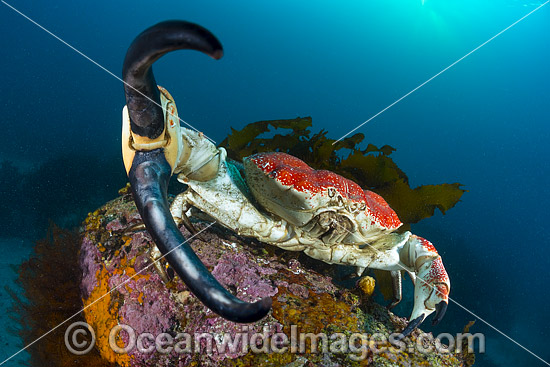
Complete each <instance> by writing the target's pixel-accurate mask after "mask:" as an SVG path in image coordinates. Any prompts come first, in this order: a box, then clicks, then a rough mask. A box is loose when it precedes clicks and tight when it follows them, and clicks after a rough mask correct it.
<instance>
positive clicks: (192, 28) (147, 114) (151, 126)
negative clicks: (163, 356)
mask: <svg viewBox="0 0 550 367" xmlns="http://www.w3.org/2000/svg"><path fill="white" fill-rule="evenodd" d="M178 49H194V50H198V51H201V52H203V53H205V54H207V55H209V56H211V57H213V58H215V59H219V58H220V57H221V56H222V53H223V51H222V47H221V44H220V43H219V41H218V40H217V39H216V38H215V37H214V36H213V35H212V34H211V33H210V32H209V31H207V30H206V29H204V28H202V27H200V26H198V25H195V24H192V23H187V22H183V21H167V22H162V23H159V24H157V25H155V26H153V27H151V28H149V29H147V30H145V31H144V32H142V33H141V34H140V35H139V36H138V37H136V39H135V40H134V42H133V43H132V45H131V46H130V48H129V49H128V52H127V54H126V58H125V60H124V67H123V79H124V83H125V86H124V89H125V93H126V102H127V108H125V114H124V126H123V142H122V148H123V158H124V163H125V167H126V172H127V173H128V177H129V179H130V183H131V185H132V192H133V194H134V200H135V202H136V205H137V208H138V210H139V212H140V214H141V216H142V218H143V222H144V223H145V226H146V227H147V229H148V230H149V232H150V233H151V236H152V237H153V239H154V241H155V243H156V245H157V247H158V249H159V250H160V251H161V253H162V254H163V255H164V256H165V257H166V259H167V261H168V263H169V264H170V265H171V266H172V268H173V269H174V270H175V272H176V273H177V274H178V275H179V277H180V278H181V279H182V280H183V281H184V282H185V284H186V285H187V286H188V287H189V289H190V290H191V292H193V294H195V296H197V298H198V299H199V300H201V301H202V302H203V303H204V304H205V305H206V306H207V307H208V308H210V309H211V310H212V311H214V312H216V313H217V314H219V315H220V316H222V317H224V318H226V319H228V320H231V321H235V322H253V321H257V320H259V319H261V318H263V317H264V316H265V315H266V314H267V313H268V312H269V310H270V308H271V299H270V298H264V299H262V300H259V301H257V302H255V303H247V302H244V301H241V300H239V299H237V298H236V297H234V296H233V295H232V294H231V293H229V292H228V291H227V290H226V289H224V288H223V287H222V286H221V285H220V284H219V283H218V281H217V280H216V279H215V278H214V277H213V276H212V275H211V274H210V273H209V272H208V270H207V269H206V267H205V266H204V265H203V264H202V262H201V261H200V259H199V258H198V257H197V256H196V255H195V253H194V252H193V250H192V249H191V247H189V245H188V244H187V243H186V239H185V238H184V237H183V235H182V234H181V232H180V231H179V229H178V227H177V226H176V224H175V223H174V220H173V219H172V216H171V215H170V210H169V208H168V200H167V186H168V182H169V180H170V177H171V175H172V173H173V172H174V169H175V167H176V165H177V162H178V160H179V159H180V157H181V156H182V155H185V154H188V152H182V151H181V149H182V146H183V145H182V144H181V140H180V137H179V122H178V121H177V117H176V121H174V118H173V115H172V113H171V112H172V110H171V108H172V107H171V105H170V101H169V97H167V96H165V95H162V96H161V94H160V92H159V89H158V88H157V85H156V82H155V78H154V75H153V71H152V68H151V66H152V64H153V63H154V62H155V61H156V60H157V59H158V58H160V57H161V56H162V55H164V54H166V53H168V52H170V51H173V50H178ZM161 97H162V98H161ZM173 109H174V110H175V107H173ZM165 111H167V113H165ZM165 120H166V121H165Z"/></svg>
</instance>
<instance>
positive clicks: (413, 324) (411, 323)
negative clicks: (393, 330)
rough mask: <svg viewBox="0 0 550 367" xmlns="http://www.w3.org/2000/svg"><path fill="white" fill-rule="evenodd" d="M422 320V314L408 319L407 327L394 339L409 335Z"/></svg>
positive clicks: (399, 339) (397, 339)
mask: <svg viewBox="0 0 550 367" xmlns="http://www.w3.org/2000/svg"><path fill="white" fill-rule="evenodd" d="M422 321H424V315H420V316H418V317H417V318H416V319H414V320H411V321H409V324H408V325H407V327H406V328H405V329H404V330H403V331H402V332H401V334H399V336H398V337H397V338H395V341H397V342H398V341H401V340H403V339H404V338H406V337H407V336H409V335H410V334H411V333H412V332H413V330H414V329H416V328H417V327H418V326H419V325H420V324H421V323H422Z"/></svg>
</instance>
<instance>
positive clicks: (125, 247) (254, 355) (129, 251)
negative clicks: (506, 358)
mask: <svg viewBox="0 0 550 367" xmlns="http://www.w3.org/2000/svg"><path fill="white" fill-rule="evenodd" d="M139 224H140V218H139V214H138V213H137V211H136V208H135V206H134V204H133V201H132V198H131V195H129V194H128V193H127V192H124V193H123V195H122V196H121V197H119V198H117V199H115V200H113V201H111V202H109V203H107V204H106V205H105V206H103V207H102V208H100V209H98V210H97V211H95V212H94V213H91V214H90V215H89V216H88V218H87V219H86V229H85V232H84V233H83V238H82V247H81V251H80V262H79V263H80V269H81V271H82V281H81V295H82V301H83V305H84V307H85V310H84V317H85V320H86V321H87V322H88V323H89V324H90V325H91V326H92V328H93V329H94V330H95V333H96V338H97V340H96V348H97V350H98V351H99V353H100V355H101V357H102V358H103V359H104V360H105V361H107V362H109V363H114V364H116V365H120V366H193V365H196V366H198V365H201V366H233V365H236V366H262V365H263V366H285V365H286V366H356V365H357V366H359V365H369V366H460V365H463V361H462V355H459V354H454V353H441V352H438V351H436V350H435V349H434V348H433V347H434V345H435V342H434V341H433V340H430V339H429V338H425V340H424V343H428V344H427V345H428V346H427V347H425V349H429V351H427V352H426V353H423V352H422V351H421V350H418V348H416V347H415V345H416V343H417V340H416V337H417V336H418V335H419V331H417V332H415V333H414V334H413V336H412V337H411V338H407V339H405V341H406V343H407V347H403V348H401V349H399V348H398V347H396V346H392V345H391V344H390V343H388V342H387V341H385V340H380V339H377V338H380V337H381V336H383V335H389V334H391V333H393V332H398V331H400V330H402V328H403V327H404V326H405V324H406V320H405V319H401V318H399V317H397V316H395V315H393V314H392V313H390V312H388V311H387V310H386V309H385V308H384V307H382V306H380V305H378V304H376V303H374V302H372V301H371V300H370V298H369V297H368V295H367V294H366V293H365V292H367V293H368V292H372V287H373V286H374V284H373V282H372V280H371V279H370V280H369V281H367V282H363V283H364V284H362V286H361V287H357V288H355V289H351V290H350V289H343V288H339V287H336V286H335V285H334V284H333V283H332V282H331V278H330V277H329V276H326V275H323V274H320V273H318V272H316V271H315V270H314V269H313V268H311V266H308V267H306V266H304V265H302V263H301V260H300V255H299V254H298V253H292V252H284V251H282V250H279V249H276V248H274V247H271V246H268V245H263V244H261V243H258V242H256V241H253V240H249V239H243V238H240V237H237V236H235V235H234V234H232V233H231V232H230V231H228V230H225V229H224V228H221V227H218V226H209V224H208V223H207V222H196V223H195V225H196V227H197V229H201V230H202V232H201V233H200V235H199V236H196V237H193V238H192V239H191V241H190V244H191V246H192V247H193V249H194V251H195V252H196V253H197V255H198V256H199V257H200V258H201V260H202V261H203V263H204V264H205V265H206V266H207V268H208V269H209V270H210V271H211V272H212V274H213V275H214V276H215V277H216V278H217V279H218V280H219V281H220V283H221V284H222V285H223V286H225V287H226V288H227V289H229V290H230V291H231V292H232V293H234V294H235V295H236V296H237V297H239V298H241V299H243V300H247V301H254V300H257V299H259V298H261V297H266V296H269V297H272V298H273V310H272V312H271V313H270V314H269V315H268V317H267V318H265V319H263V320H261V321H259V322H256V323H253V324H249V325H243V324H236V323H233V322H230V321H227V320H224V319H222V318H221V317H218V316H217V315H215V314H213V313H212V312H211V311H210V310H208V309H207V308H205V307H204V306H203V305H202V304H201V303H200V302H199V301H198V300H197V299H196V298H195V297H194V296H193V295H192V294H191V293H190V292H189V291H188V290H187V288H186V286H185V285H184V284H183V283H182V282H181V280H180V279H179V278H178V277H177V276H175V275H174V273H173V271H172V270H171V269H170V268H169V267H168V265H167V263H166V262H165V261H164V260H163V259H162V258H161V259H159V257H160V255H159V254H158V253H157V252H156V248H155V246H154V243H153V242H152V240H151V238H150V236H149V234H148V233H147V232H146V231H144V230H142V229H140V228H139ZM136 225H137V226H136ZM181 230H182V233H183V234H184V236H185V237H186V238H191V237H192V235H191V234H190V233H189V232H187V231H186V230H185V229H184V228H183V227H182V228H181ZM155 260H157V261H155ZM321 268H322V266H321ZM361 289H364V290H365V291H362V290H361ZM369 289H370V291H369ZM105 295H106V296H105ZM117 325H127V326H129V327H130V328H131V329H132V330H133V331H134V332H135V335H140V334H142V335H143V333H151V334H152V336H155V337H156V336H158V335H160V334H162V333H167V334H168V335H170V337H167V338H168V339H171V338H172V340H173V342H172V344H170V343H168V341H167V343H168V344H167V345H171V346H174V348H173V349H171V350H169V351H168V350H161V351H159V350H157V349H155V348H149V349H148V347H150V346H151V345H152V342H153V340H154V339H152V337H151V338H149V342H150V344H148V345H146V346H145V348H141V350H139V348H137V347H134V348H132V349H131V350H125V352H124V353H117V352H115V351H113V348H112V347H111V346H110V345H109V334H110V332H111V330H112V329H113V327H115V326H117ZM308 333H309V334H308ZM320 333H321V334H320ZM178 334H179V336H178ZM306 334H307V335H306ZM301 335H302V336H301ZM323 335H326V339H324V338H325V337H324V336H323ZM111 337H112V336H111ZM186 337H187V338H188V339H187V340H186ZM300 338H303V341H302V342H301V340H300ZM312 338H313V339H312ZM130 339H131V337H130V334H128V333H127V332H126V331H121V332H119V333H117V334H116V343H117V345H118V346H119V347H121V348H124V347H126V346H128V345H129V343H130ZM323 339H324V340H323ZM312 341H313V342H312ZM178 342H179V349H177V348H175V346H176V345H177V343H178ZM224 342H225V344H224ZM409 345H410V347H409ZM429 346H432V348H430V347H429ZM167 348H168V347H167ZM176 349H177V350H176Z"/></svg>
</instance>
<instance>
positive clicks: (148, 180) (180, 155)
mask: <svg viewBox="0 0 550 367" xmlns="http://www.w3.org/2000/svg"><path fill="white" fill-rule="evenodd" d="M178 49H194V50H198V51H201V52H203V53H205V54H207V55H209V56H211V57H213V58H214V59H219V58H220V57H221V56H222V54H223V51H222V46H221V44H220V43H219V41H218V40H217V39H216V38H215V37H214V36H213V35H212V34H211V33H210V32H209V31H207V30H206V29H204V28H202V27H200V26H198V25H195V24H192V23H188V22H183V21H167V22H162V23H159V24H157V25H155V26H153V27H151V28H149V29H147V30H145V31H144V32H142V33H141V34H140V35H139V36H138V37H136V39H135V40H134V42H133V43H132V44H131V46H130V48H129V49H128V52H127V54H126V58H125V60H124V67H123V78H124V83H125V93H126V101H127V105H126V106H125V108H124V110H123V131H122V150H123V158H124V164H125V167H126V171H127V173H128V177H129V179H130V183H131V185H132V191H133V195H134V200H135V202H136V205H137V207H138V210H139V212H140V214H141V216H142V219H143V221H144V224H145V226H146V228H147V229H148V231H149V232H150V233H151V236H152V237H153V239H154V241H155V243H156V245H157V247H158V249H159V250H160V252H161V253H162V254H163V256H164V257H165V258H166V259H167V261H168V263H169V264H170V266H171V267H172V268H173V269H174V270H175V272H176V273H177V274H178V275H179V277H180V278H181V279H182V280H183V281H184V282H185V283H186V284H187V285H188V287H189V288H190V290H191V291H192V292H193V293H194V294H195V295H196V296H197V298H198V299H200V300H201V301H202V302H203V303H204V304H205V305H206V306H207V307H209V308H210V309H212V310H213V311H214V312H216V313H218V314H219V315H221V316H222V317H225V318H227V319H229V320H232V321H236V322H252V321H256V320H259V319H261V318H262V317H264V316H265V315H266V314H267V313H268V312H269V310H270V308H271V299H269V298H266V299H261V300H258V301H256V302H254V303H247V302H244V301H241V300H239V299H237V298H236V297H234V296H233V295H232V294H231V293H229V292H228V291H227V290H226V289H224V288H223V287H222V286H221V285H220V284H219V283H218V282H217V281H216V279H215V278H214V277H213V276H212V275H211V274H210V273H209V272H208V270H207V269H206V268H205V267H204V265H203V264H202V263H201V262H200V260H199V259H198V257H197V256H196V255H195V254H194V253H193V251H192V249H191V248H190V247H189V246H188V245H187V243H186V239H185V238H184V237H183V235H182V234H181V232H180V231H179V229H178V226H179V225H180V224H185V225H186V226H188V227H189V228H191V229H192V224H191V223H190V221H189V219H188V217H187V215H188V214H190V215H192V214H193V213H194V211H197V210H199V211H200V212H202V213H205V214H207V215H208V216H210V217H211V218H213V219H215V221H216V222H218V223H220V224H221V225H223V226H225V227H227V228H229V229H231V230H233V231H235V232H237V233H238V234H239V235H242V236H250V237H254V238H256V239H258V240H259V241H261V242H265V243H268V244H271V245H275V246H278V247H280V248H283V249H287V250H291V251H304V252H305V253H306V254H307V255H309V256H311V257H313V258H315V259H318V260H322V261H324V262H326V263H329V264H348V265H352V266H355V267H356V268H357V274H358V275H361V273H362V272H363V271H364V270H365V269H366V268H374V269H382V270H387V271H390V272H391V275H392V279H393V284H394V287H393V288H394V299H393V302H392V303H391V305H390V307H393V306H395V305H396V304H397V303H398V302H399V301H400V300H401V272H402V271H406V272H408V273H409V275H410V276H411V278H412V279H413V281H414V282H415V291H414V292H415V301H414V308H413V311H412V314H411V317H410V321H409V324H408V325H407V327H406V328H405V330H403V331H402V333H401V335H400V338H403V337H405V336H407V335H408V334H410V333H411V331H412V330H414V328H416V327H417V326H418V325H419V324H420V323H421V322H422V321H423V320H424V319H425V318H426V317H427V316H428V315H429V314H431V313H432V312H434V311H435V312H436V314H435V316H434V318H433V323H434V324H435V323H437V322H439V321H440V320H441V318H442V317H443V315H444V313H445V310H446V307H447V304H448V295H449V291H450V282H449V277H448V276H447V272H446V271H445V268H444V266H443V263H442V261H441V257H440V256H439V255H438V253H437V251H436V250H435V248H434V246H433V245H432V244H431V243H430V242H429V241H427V240H425V239H423V238H421V237H418V236H415V235H413V234H411V233H410V232H404V233H396V232H395V230H396V229H398V228H399V227H400V226H401V222H400V220H399V218H398V217H397V215H396V213H395V212H394V211H393V210H392V209H391V208H390V207H389V206H388V204H387V203H386V202H385V201H384V199H383V198H382V197H380V196H379V195H377V194H375V193H373V192H371V191H368V190H363V189H362V188H361V187H360V186H359V185H357V184H356V183H355V182H353V181H351V180H348V179H346V178H344V177H341V176H339V175H337V174H335V173H333V172H330V171H321V170H315V169H313V168H311V167H309V166H308V165H307V164H306V163H304V162H303V161H301V160H300V159H298V158H296V157H293V156H290V155H288V154H285V153H278V152H273V153H260V154H256V155H253V156H250V157H247V158H245V159H244V162H243V164H240V163H237V162H233V161H231V160H228V159H227V156H226V151H225V150H224V148H217V147H216V146H215V145H214V144H213V143H212V142H211V141H210V140H209V139H207V138H206V137H205V136H204V135H203V134H202V133H198V132H195V131H193V130H190V129H187V128H184V127H182V126H180V123H179V118H178V115H177V110H176V105H175V102H174V100H173V98H172V97H171V95H170V94H169V93H168V92H167V91H166V90H165V89H163V88H161V87H157V84H156V81H155V78H154V75H153V71H152V64H153V63H154V62H155V61H156V60H157V59H158V58H160V57H161V56H162V55H164V54H166V53H168V52H170V51H173V50H178ZM172 175H177V178H178V180H179V181H181V182H182V183H184V184H186V185H187V190H186V191H185V192H183V193H182V194H180V195H178V196H177V197H176V198H175V200H174V201H173V203H172V205H171V206H170V207H169V204H168V197H167V185H168V182H169V179H170V177H171V176H172Z"/></svg>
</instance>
